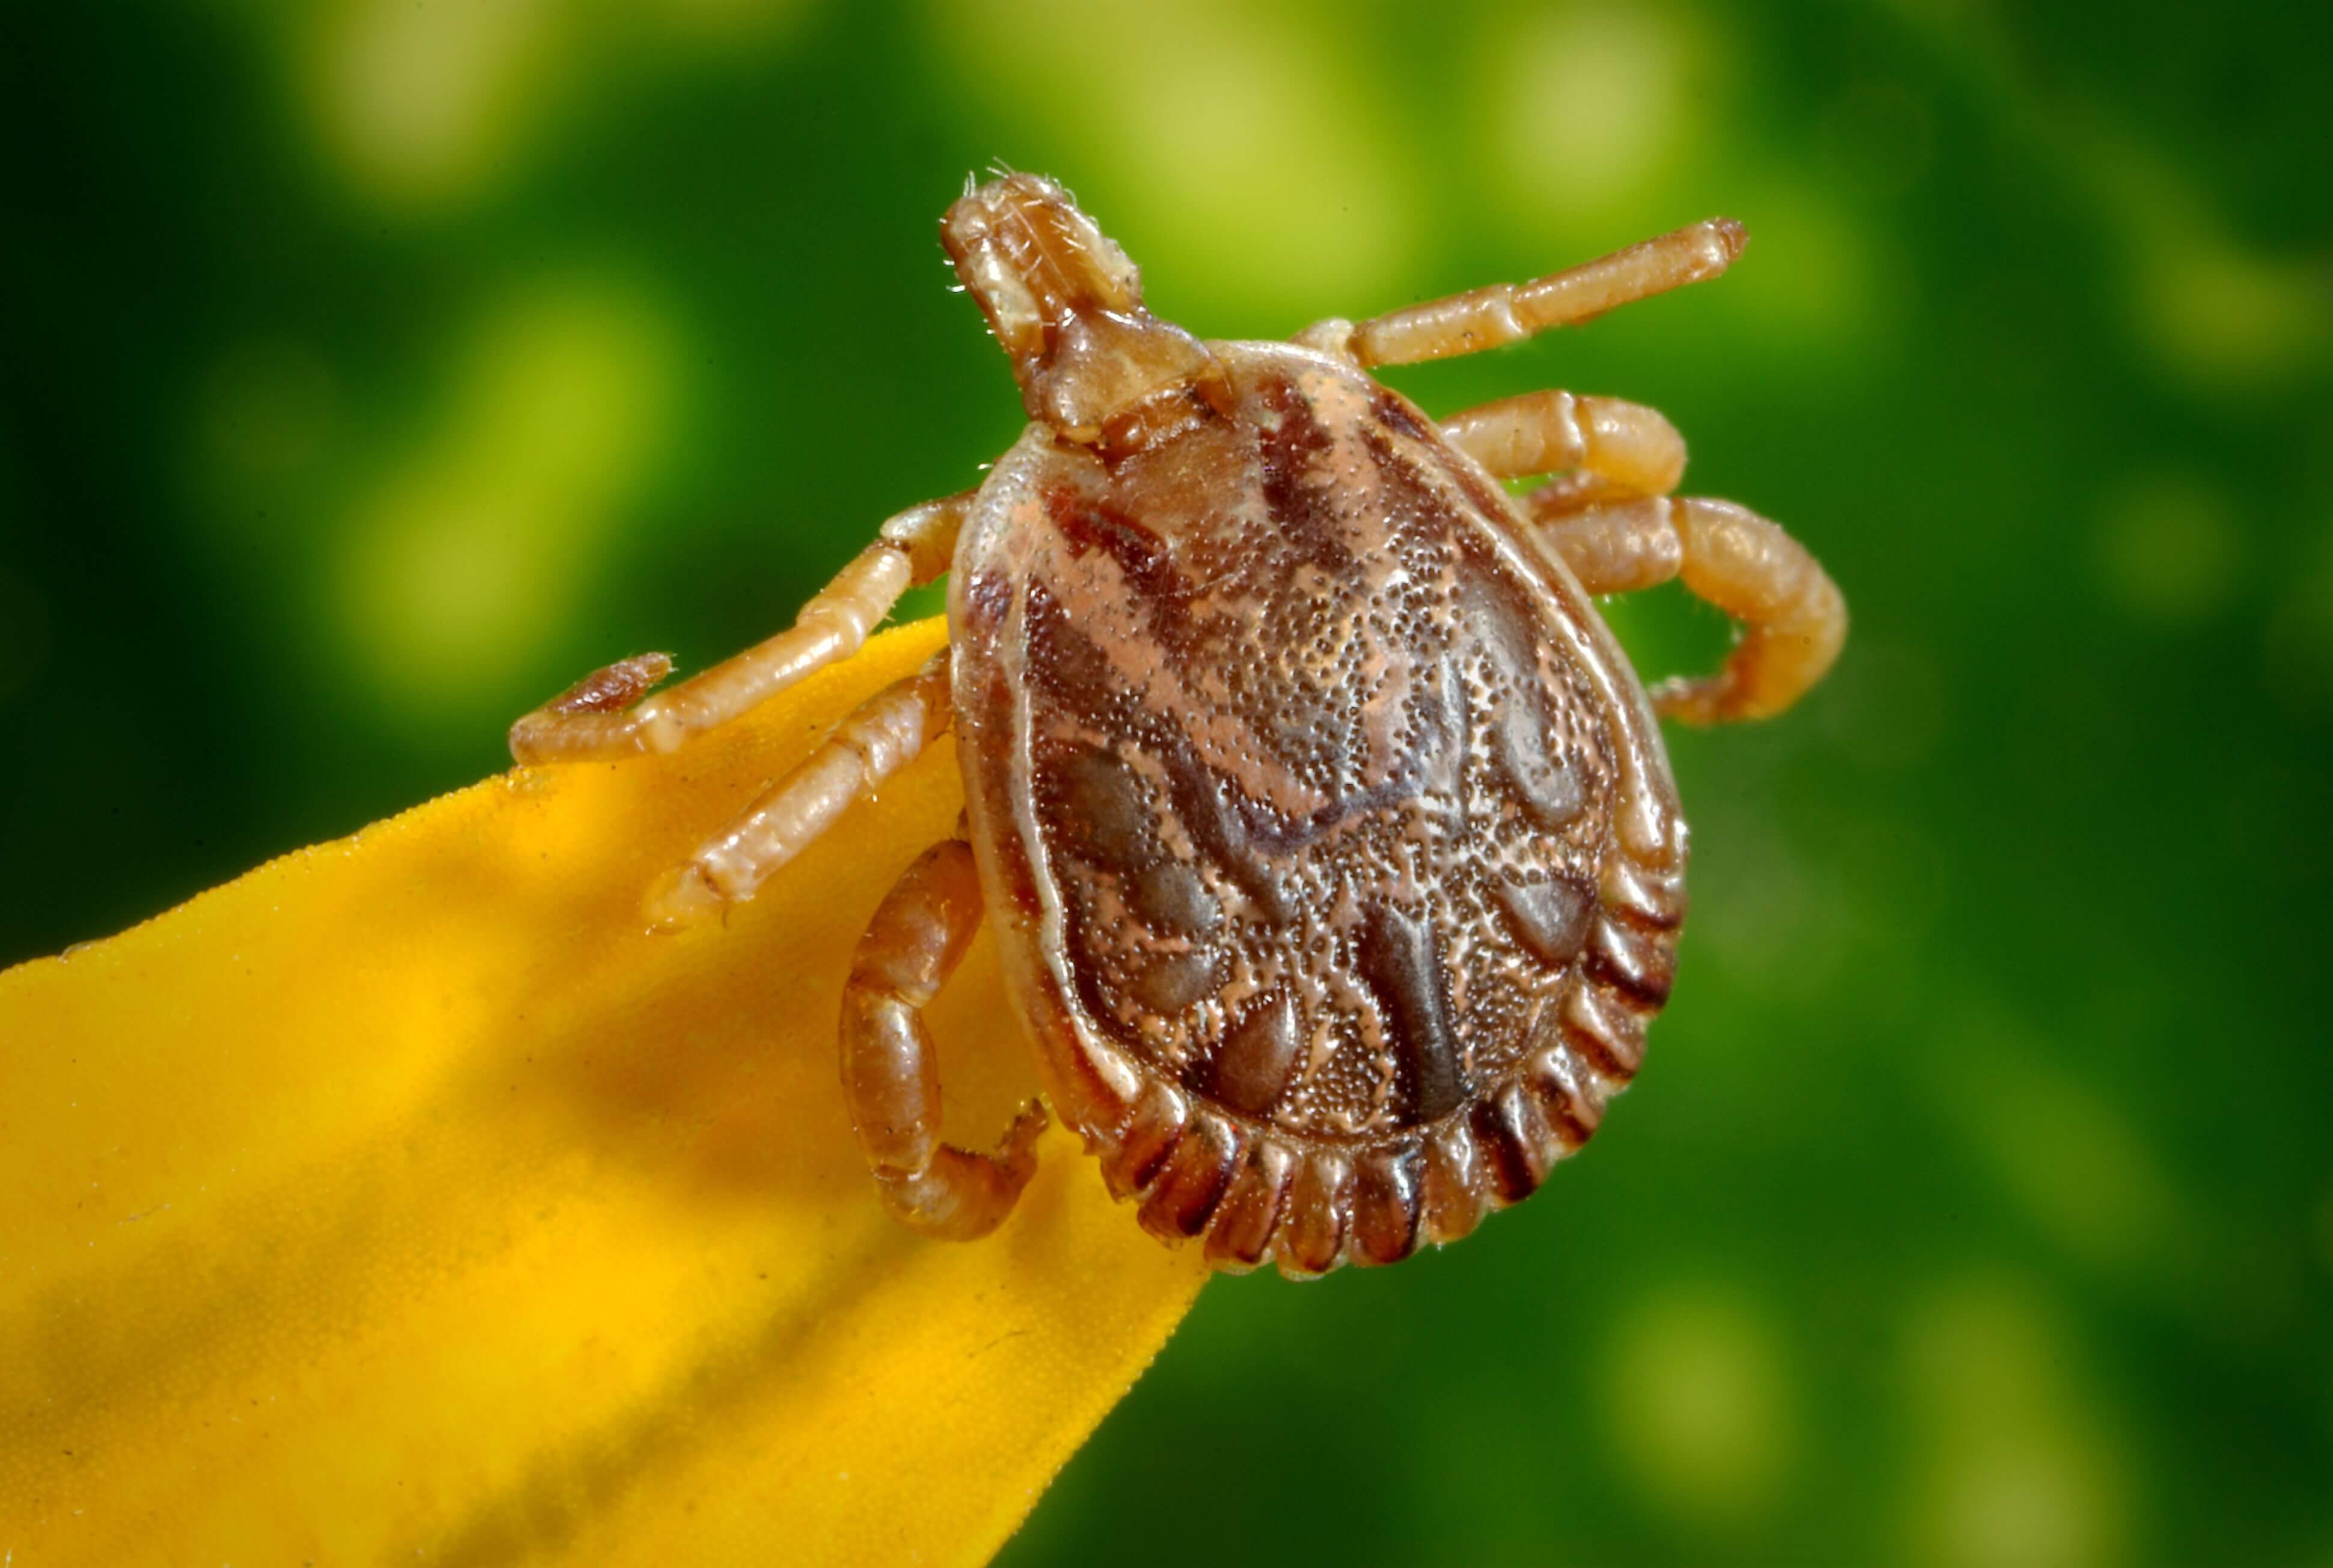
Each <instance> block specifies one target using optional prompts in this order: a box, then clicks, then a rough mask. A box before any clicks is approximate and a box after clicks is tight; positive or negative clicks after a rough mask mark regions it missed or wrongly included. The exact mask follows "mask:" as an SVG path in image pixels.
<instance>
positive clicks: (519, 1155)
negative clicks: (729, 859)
mask: <svg viewBox="0 0 2333 1568" xmlns="http://www.w3.org/2000/svg"><path fill="white" fill-rule="evenodd" d="M941 636H942V630H941V628H940V627H939V626H938V625H937V624H936V623H925V624H922V625H918V626H916V627H911V628H908V629H906V630H901V631H898V632H894V633H890V634H888V635H886V636H884V637H882V638H880V639H878V640H877V641H876V642H875V643H874V644H873V645H872V646H871V647H870V648H869V650H868V651H867V652H866V653H864V654H862V655H861V656H860V657H859V658H858V659H855V660H853V661H851V662H850V663H849V664H848V665H846V666H843V667H841V668H839V669H834V670H831V671H829V672H826V673H825V674H823V675H821V676H819V677H817V678H814V679H813V680H811V682H809V683H807V684H806V685H805V686H804V687H802V688H798V689H797V690H796V691H795V692H793V693H791V694H789V695H788V696H786V697H782V698H781V699H779V700H778V701H776V702H774V703H773V704H771V705H770V706H769V707H767V708H765V709H764V710H763V712H762V713H761V714H759V715H757V716H755V717H754V718H753V719H752V720H750V721H748V722H746V723H744V724H742V725H740V726H736V727H735V728H734V730H732V731H725V732H722V733H720V734H718V735H715V736H711V737H708V738H707V739H706V740H705V741H704V742H702V743H701V744H699V745H697V746H694V747H692V748H689V749H686V750H684V751H683V752H681V753H679V754H677V755H674V756H672V757H669V758H661V759H641V760H638V761H635V762H632V763H629V764H626V765H620V766H613V765H590V766H577V767H571V768H565V769H559V770H546V771H541V772H535V773H531V774H529V773H522V774H514V775H511V776H509V777H505V778H497V779H490V780H488V781H486V782H485V783H484V784H478V785H476V786H475V787H473V788H471V789H468V790H465V791H463V792H461V793H459V794H454V795H450V796H447V797H446V798H445V799H443V800H440V801H437V802H436V803H432V804H430V805H427V806H424V807H421V808H419V809H418V810H416V811H413V812H410V813H407V814H406V815H404V816H401V817H398V818H396V819H394V820H392V821H389V822H382V823H379V824H376V825H375V826H373V827H370V828H368V829H366V830H365V831H364V832H361V833H360V834H358V835H356V836H355V837H353V838H350V839H348V840H344V841H342V842H338V843H332V844H326V845H322V846H320V847H318V848H316V849H312V850H309V851H302V852H301V853H298V854H294V855H292V856H288V857H286V858H285V859H283V860H282V861H276V862H274V863H273V864H271V865H268V866H266V867H264V868H262V869H261V870H259V871H254V872H253V873H251V874H250V875H249V876H246V877H245V878H244V879H243V880H240V881H237V882H235V883H233V884H230V885H229V886H227V887H225V888H222V889H219V890H216V891H214V892H211V893H208V894H206V895H204V896H203V897H201V898H199V899H196V900H194V901H193V902H192V903H189V904H187V905H186V906H185V907H183V908H181V909H178V910H175V911H173V912H172V913H170V914H168V915H166V916H163V917H162V918H160V919H157V920H154V921H151V922H149V924H147V925H144V926H141V927H139V928H137V929H135V930H133V931H130V932H129V933H127V934H125V935H123V936H121V937H119V938H114V939H113V940H110V941H108V942H103V943H98V944H93V945H91V946H89V947H87V948H80V949H76V950H75V951H73V952H72V953H71V954H69V955H67V956H66V957H61V958H56V959H48V960H42V961H37V962H34V963H31V964H26V965H23V966H20V967H17V968H15V969H13V970H10V971H8V972H7V973H6V974H5V975H0V1043H5V1044H0V1385H5V1387H6V1388H7V1389H8V1390H10V1394H9V1398H8V1399H7V1400H5V1402H0V1551H5V1553H8V1554H13V1556H12V1559H11V1560H13V1561H15V1562H18V1563H89V1564H102V1565H105V1568H113V1565H116V1564H125V1563H226V1562H233V1563H300V1562H304V1561H314V1562H319V1563H347V1562H385V1561H389V1560H392V1559H394V1560H398V1561H427V1562H431V1563H472V1564H485V1563H497V1564H498V1563H511V1562H516V1561H521V1560H524V1561H549V1562H560V1563H591V1564H595V1565H596V1564H610V1563H659V1564H662V1563H744V1562H786V1563H887V1564H888V1563H906V1562H917V1561H920V1562H925V1563H978V1562H981V1561H984V1560H985V1558H986V1557H987V1556H988V1555H989V1554H991V1553H992V1552H993V1551H994V1549H995V1547H996V1546H997V1544H999V1543H1001V1542H1002V1541H1003V1538H1004V1537H1005V1535H1006V1534H1009V1532H1010V1531H1011V1530H1012V1529H1013V1526H1014V1525H1015V1524H1016V1523H1017V1522H1018V1521H1019V1519H1020V1518H1021V1517H1022V1515H1023V1514H1024V1513H1025V1512H1026V1511H1027V1509H1028V1508H1029V1506H1030V1505H1031V1504H1032V1502H1033V1500H1034V1498H1035V1497H1036V1496H1037V1495H1038V1493H1039V1492H1040V1491H1041V1490H1042V1487H1043V1486H1045V1484H1046V1482H1047V1480H1048V1479H1049V1477H1051V1475H1052V1474H1053V1473H1054V1471H1055V1470H1056V1469H1057V1468H1058V1467H1060V1466H1061V1463H1062V1462H1063V1461H1064V1460H1065V1459H1066V1457H1068V1456H1069V1454H1070V1452H1071V1451H1072V1450H1073V1449H1074V1448H1076V1447H1077V1445H1078V1444H1079V1442H1080V1441H1081V1440H1082V1438H1083V1437H1084V1436H1085V1434H1086V1433H1087V1432H1088V1431H1090V1429H1091V1428H1092V1427H1093V1425H1094V1423H1095V1422H1096V1421H1097V1420H1099V1419H1100V1417H1101V1415H1102V1414H1103V1412H1104V1411H1105V1410H1106V1409H1108V1408H1109V1405H1110V1404H1111V1403H1112V1402H1114V1401H1115V1400H1117V1398H1118V1396H1119V1395H1120V1394H1121V1393H1122V1392H1123V1391H1124V1390H1125V1389H1126V1387H1127V1386H1128V1383H1129V1382H1130V1381H1131V1380H1133V1378H1134V1377H1135V1376H1136V1375H1137V1374H1138V1372H1139V1371H1141V1369H1142V1367H1143V1366H1144V1365H1145V1364H1146V1363H1147V1361H1149V1360H1150V1358H1151V1357H1152V1356H1153V1355H1154V1354H1155V1353H1156V1352H1157V1348H1158V1346H1159V1345H1160V1343H1161V1342H1163V1341H1164V1340H1165V1338H1166V1334H1167V1333H1168V1332H1170V1330H1171V1329H1172V1327H1173V1325H1174V1324H1175V1323H1176V1320H1177V1319H1178V1318H1179V1317H1180V1316H1181V1314H1182V1313H1183V1312H1184V1310H1185V1309H1186V1307H1187V1305H1188V1304H1189V1303H1190V1301H1191V1300H1192V1298H1193V1296H1194V1294H1195V1293H1196V1291H1197V1289H1198V1287H1199V1284H1200V1283H1201V1281H1202V1278H1203V1277H1204V1269H1203V1266H1202V1265H1201V1264H1200V1263H1199V1261H1198V1260H1197V1259H1196V1258H1195V1256H1193V1255H1191V1254H1189V1253H1187V1252H1185V1253H1173V1252H1169V1251H1167V1250H1166V1249H1164V1248H1161V1247H1159V1246H1157V1244H1156V1243H1155V1242H1153V1241H1151V1240H1150V1239H1149V1238H1148V1237H1147V1236H1145V1235H1143V1234H1142V1232H1141V1231H1140V1230H1139V1229H1138V1227H1136V1226H1135V1224H1134V1223H1133V1217H1132V1216H1131V1214H1130V1213H1128V1212H1127V1211H1125V1210H1122V1209H1120V1208H1118V1207H1115V1206H1113V1205H1112V1204H1111V1203H1110V1201H1109V1198H1108V1196H1107V1195H1106V1193H1105V1192H1104V1190H1103V1188H1102V1187H1101V1184H1100V1182H1099V1178H1097V1176H1096V1175H1095V1173H1094V1171H1093V1170H1092V1169H1090V1165H1089V1164H1088V1162H1087V1161H1086V1160H1085V1159H1082V1158H1081V1157H1080V1153H1079V1150H1077V1148H1076V1146H1075V1143H1074V1140H1071V1139H1070V1138H1068V1137H1066V1136H1064V1135H1062V1134H1061V1133H1060V1132H1058V1131H1056V1132H1053V1133H1051V1134H1049V1135H1048V1137H1047V1138H1046V1140H1044V1142H1043V1145H1042V1169H1041V1170H1040V1174H1039V1175H1038V1178H1037V1179H1036V1181H1035V1183H1034V1185H1033V1186H1032V1188H1031V1189H1030V1191H1029V1193H1028V1194H1027V1195H1026V1196H1025V1197H1024V1198H1023V1200H1022V1205H1021V1207H1020V1208H1019V1209H1018V1211H1017V1212H1016V1214H1015V1215H1014V1217H1013V1218H1012V1220H1011V1221H1009V1222H1008V1224H1007V1225H1006V1227H1004V1228H1003V1230H1002V1231H1000V1232H999V1233H998V1234H997V1235H996V1236H994V1237H992V1238H990V1239H989V1240H987V1241H984V1242H981V1243H978V1244H974V1245H968V1246H949V1245H946V1244H941V1243H935V1242H929V1241H926V1240H923V1239H922V1238H919V1237H917V1236H913V1235H911V1234H909V1233H908V1232H907V1231H906V1230H904V1229H902V1228H901V1227H898V1226H897V1225H896V1224H894V1223H893V1222H892V1221H891V1220H890V1219H889V1218H888V1217H887V1216H886V1215H885V1214H884V1213H883V1211H882V1210H881V1208H880V1207H878V1204H877V1202H876V1199H875V1196H874V1193H873V1190H872V1188H871V1187H870V1185H869V1182H868V1180H867V1178H866V1174H865V1171H864V1169H863V1167H862V1166H861V1164H860V1161H859V1155H858V1153H857V1150H856V1149H855V1146H854V1144H853V1140H852V1139H851V1136H850V1129H849V1125H848V1122H847V1121H846V1120H845V1118H844V1115H843V1111H842V1107H841V1101H840V1091H839V1089H838V1086H837V1082H836V1074H835V1065H834V1053H835V1043H834V1020H835V1016H836V1007H837V1001H838V997H839V996H840V986H841V980H842V975H843V971H844V967H845V966H846V964H847V962H848V957H849V954H850V948H851V946H852V944H853V942H854V940H855V938H856V937H857V934H858V932H859V929H860V928H862V926H863V924H864V922H865V920H866V919H867V917H868V915H869V913H870V912H871V910H872V909H873V907H874V905H875V903H876V901H877V900H878V899H879V897H880V896H881V894H882V892H883V890H885V889H886V888H887V887H888V885H889V883H890V881H891V880H892V879H893V878H894V877H895V876H896V875H897V874H898V871H900V870H901V869H902V868H903V867H904V866H905V865H906V864H907V862H908V861H910V860H911V859H912V858H913V857H914V856H915V855H916V854H917V852H918V851H920V850H921V849H922V848H923V847H924V846H925V845H926V844H927V843H928V842H931V841H932V840H934V839H935V838H936V837H938V836H940V835H942V834H944V833H946V832H949V831H951V829H952V827H953V824H954V822H955V817H956V813H957V811H958V808H959V803H960V794H959V790H958V786H957V783H956V775H955V767H954V759H953V757H952V755H950V753H949V750H948V748H947V747H946V746H941V747H939V748H938V749H937V750H936V752H935V753H934V754H932V755H928V756H926V758H925V759H924V760H922V761H921V762H919V763H918V764H917V765H916V766H914V767H913V768H911V769H909V770H908V771H907V773H906V774H904V775H903V776H902V777H900V778H899V779H897V780H895V781H894V782H893V783H892V784H890V785H888V787H887V788H886V789H885V791H884V793H883V796H882V799H881V801H880V803H876V804H869V805H865V806H862V807H860V808H859V809H858V810H856V811H854V812H853V813H851V814H850V815H849V816H848V817H847V818H846V819H845V820H844V821H843V822H842V823H841V824H840V826H839V827H838V828H837V829H836V831H835V832H833V833H831V834H830V836H829V837H828V838H827V839H826V840H825V841H823V842H821V843H820V844H819V845H817V846H816V847H814V848H813V849H812V850H811V851H810V852H809V853H808V854H807V855H806V856H805V857H804V858H803V859H802V860H801V861H798V862H796V864H795V866H794V867H793V868H792V870H790V871H788V872H787V873H785V874H784V875H782V877H780V878H779V879H778V880H776V881H775V882H774V883H773V885H772V886H771V887H769V888H768V889H767V890H765V891H764V892H763V895H762V897H761V898H760V899H757V900H756V901H755V902H754V903H753V904H752V905H750V906H747V907H746V908H745V909H743V910H742V911H741V912H740V913H739V914H738V915H737V916H736V917H735V918H734V919H733V920H732V921H731V922H730V924H729V926H728V927H727V928H725V929H724V928H713V929H709V930H705V931H699V932H694V933H690V934H688V935H686V936H683V937H679V938H650V937H648V936H647V935H645V934H644V933H643V931H642V930H641V921H640V917H639V913H638V900H639V897H640V893H641V890H642V889H643V888H644V887H646V886H647V885H648V881H649V880H650V879H651V878H652V877H653V876H654V875H655V874H656V872H657V871H659V870H660V869H662V868H663V867H665V866H667V865H668V864H670V863H671V862H672V861H675V860H676V859H677V858H678V857H679V856H681V855H683V854H685V853H686V851H687V849H688V848H689V846H690V845H691V844H692V843H693V842H695V841H696V839H697V838H699V837H700V836H701V835H703V834H704V833H705V832H707V831H708V830H710V829H711V828H713V827H714V826H715V825H717V824H718V823H719V822H722V821H723V820H724V819H725V817H726V816H727V815H728V813H730V812H732V811H733V810H734V809H735V807H736V806H737V805H738V804H739V803H742V802H743V801H744V800H746V799H747V798H749V797H750V796H751V794H753V792H754V789H755V788H756V787H757V786H758V785H759V784H761V783H762V781H763V780H765V779H767V778H768V777H769V776H771V775H772V774H774V773H776V772H778V771H780V770H781V769H782V768H783V767H785V766H787V765H789V764H791V763H792V762H793V761H795V760H797V759H799V758H800V757H801V756H802V755H803V754H804V753H805V752H806V751H807V749H808V748H809V746H811V744H812V743H813V742H814V741H815V740H816V738H817V737H818V736H819V734H820V733H821V731H822V729H823V728H824V727H825V726H826V725H827V724H828V723H830V722H831V721H832V720H833V719H834V718H836V717H839V716H840V714H842V713H843V712H845V711H847V710H848V708H849V707H851V706H852V705H853V704H854V703H856V702H857V701H859V699H860V698H862V697H865V696H866V695H868V694H869V693H870V692H872V691H873V690H875V689H877V688H879V687H880V686H881V685H883V684H884V683H886V682H888V681H889V680H891V679H894V678H897V677H898V676H900V675H902V674H904V673H906V672H907V670H909V669H913V668H914V667H915V666H916V665H917V663H918V662H920V661H921V660H922V659H925V658H926V656H927V655H928V654H929V652H930V651H931V649H933V648H934V647H935V646H936V644H937V642H938V641H939V640H940V638H941ZM936 1028H937V1029H938V1031H939V1037H940V1039H941V1040H942V1042H943V1051H944V1053H945V1055H944V1068H945V1071H946V1073H947V1074H948V1077H947V1080H946V1082H947V1085H948V1114H949V1116H950V1118H951V1123H950V1126H951V1131H952V1132H953V1133H954V1134H955V1135H956V1136H958V1137H961V1138H964V1139H965V1140H980V1139H983V1138H985V1137H988V1136H992V1135H993V1134H994V1133H995V1132H996V1131H997V1130H1001V1129H1002V1127H1003V1124H1004V1122H1005V1121H1006V1120H1007V1118H1008V1117H1009V1115H1010V1112H1011V1108H1012V1107H1013V1104H1014V1103H1016V1102H1017V1101H1018V1100H1019V1099H1020V1098H1021V1097H1022V1096H1024V1095H1026V1094H1027V1093H1028V1092H1030V1091H1031V1089H1032V1084H1033V1071H1032V1063H1031V1061H1030V1058H1029V1048H1028V1046H1027V1044H1026V1042H1025V1041H1024V1040H1023V1039H1022V1036H1021V1034H1020V1030H1019V1028H1018V1026H1017V1024H1015V1023H1014V1021H1013V1015H1012V1012H1011V1009H1010V1007H1009V1006H1008V1005H1006V1003H1005V1001H1004V998H1003V990H1002V981H1001V976H999V974H998V971H997V967H996V964H995V960H994V950H993V948H991V947H990V946H989V945H988V944H987V943H986V941H985V940H984V941H983V942H982V943H980V944H979V945H977V946H975V948H974V951H973V954H972V955H971V957H970V958H969V959H968V960H967V963H966V966H965V970H964V971H963V972H962V973H961V975H960V976H959V977H958V979H957V980H956V982H955V984H954V985H953V986H951V987H950V989H949V991H948V992H947V993H946V996H944V997H943V1000H942V1003H941V1005H940V1008H939V1010H938V1015H937V1017H936Z"/></svg>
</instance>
